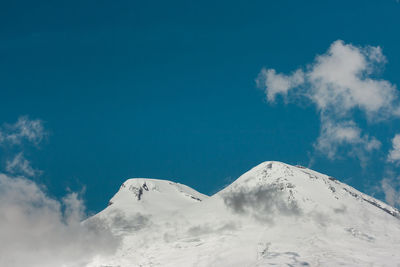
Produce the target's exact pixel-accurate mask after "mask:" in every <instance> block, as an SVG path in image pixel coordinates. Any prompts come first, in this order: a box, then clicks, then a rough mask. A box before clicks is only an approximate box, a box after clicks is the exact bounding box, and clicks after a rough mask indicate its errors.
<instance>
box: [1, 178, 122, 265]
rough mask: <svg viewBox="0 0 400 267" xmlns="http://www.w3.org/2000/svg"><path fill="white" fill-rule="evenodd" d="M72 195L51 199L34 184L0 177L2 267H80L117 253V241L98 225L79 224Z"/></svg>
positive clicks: (77, 204)
mask: <svg viewBox="0 0 400 267" xmlns="http://www.w3.org/2000/svg"><path fill="white" fill-rule="evenodd" d="M84 210H85V208H84V206H83V203H82V201H81V200H80V199H79V198H78V195H77V194H75V193H71V194H69V195H68V196H66V197H65V198H64V199H63V200H62V202H59V201H57V200H54V199H51V198H50V197H48V196H47V195H46V193H45V192H44V191H43V189H41V188H40V187H39V186H38V185H37V184H36V183H34V182H32V181H30V180H27V179H25V178H23V177H18V178H15V177H9V176H7V175H4V174H0V240H1V242H0V266H10V267H26V266H30V267H54V266H62V267H81V266H85V265H86V264H87V263H89V262H90V261H91V260H92V259H93V258H94V257H98V256H106V255H109V254H112V253H114V252H115V250H116V249H117V247H118V245H119V241H120V240H119V239H118V238H117V237H115V236H113V235H112V234H111V232H110V231H109V230H108V229H107V228H106V227H105V226H104V225H103V224H102V223H101V222H100V221H95V220H91V222H90V223H86V224H82V223H81V220H82V219H83V217H82V216H83V215H84Z"/></svg>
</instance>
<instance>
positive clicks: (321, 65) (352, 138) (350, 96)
mask: <svg viewBox="0 0 400 267" xmlns="http://www.w3.org/2000/svg"><path fill="white" fill-rule="evenodd" d="M385 63H386V58H385V56H384V55H383V54H382V50H381V48H380V47H371V46H367V47H356V46H353V45H351V44H345V43H344V42H343V41H340V40H339V41H336V42H334V43H332V44H331V46H330V48H329V49H328V51H327V52H326V53H325V54H323V55H319V56H317V57H316V58H315V60H314V62H313V63H312V64H310V65H308V66H307V67H306V68H305V70H303V69H301V68H300V69H298V70H296V71H294V72H293V74H291V75H285V74H280V73H278V74H277V73H276V71H275V70H274V69H263V70H262V71H261V73H260V75H259V78H258V84H259V85H261V86H262V87H263V88H264V89H265V93H266V96H267V100H268V101H269V102H274V101H275V99H276V95H277V94H281V95H283V97H285V99H288V100H293V101H296V100H298V99H299V98H304V99H307V100H308V101H311V103H313V104H314V105H315V106H316V107H317V110H318V112H319V115H320V121H321V131H320V137H319V138H318V140H317V142H316V143H315V144H314V147H315V148H316V149H317V151H319V152H322V153H324V154H325V155H327V156H328V157H329V158H331V159H333V158H335V157H336V153H337V152H338V147H340V146H356V148H355V149H356V150H357V151H358V152H359V153H358V154H360V153H361V154H365V153H366V152H371V151H373V150H375V149H377V148H379V146H380V142H379V141H378V140H376V139H375V138H374V137H369V135H368V134H365V133H362V130H361V129H360V128H359V127H358V126H357V124H356V123H355V122H354V120H353V119H352V118H351V117H352V115H353V111H355V110H359V111H361V112H362V113H363V114H365V116H366V118H367V119H368V121H369V122H376V121H379V120H382V119H388V118H390V117H393V116H399V115H400V106H399V103H398V92H397V89H396V86H395V85H393V84H391V83H390V82H388V81H386V80H380V79H376V78H374V74H376V73H377V72H378V71H379V70H380V69H381V67H382V66H383V65H384V64H385Z"/></svg>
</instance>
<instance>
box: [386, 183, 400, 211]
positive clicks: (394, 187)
mask: <svg viewBox="0 0 400 267" xmlns="http://www.w3.org/2000/svg"><path fill="white" fill-rule="evenodd" d="M381 189H382V191H383V193H384V195H385V201H386V202H387V203H388V204H390V205H392V206H393V207H400V180H398V179H397V180H395V179H389V178H385V179H382V181H381Z"/></svg>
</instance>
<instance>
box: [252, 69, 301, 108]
mask: <svg viewBox="0 0 400 267" xmlns="http://www.w3.org/2000/svg"><path fill="white" fill-rule="evenodd" d="M257 83H258V85H259V86H263V87H265V88H268V90H266V91H265V93H266V95H267V100H268V101H269V102H274V101H275V97H276V95H277V94H282V95H283V96H286V95H287V93H288V91H289V90H290V89H292V88H293V87H297V86H299V85H300V84H302V83H304V73H303V71H302V70H297V71H296V72H295V73H293V74H292V75H284V74H277V73H276V71H275V70H274V69H268V70H267V69H262V70H261V73H260V75H259V79H257Z"/></svg>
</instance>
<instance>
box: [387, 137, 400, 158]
mask: <svg viewBox="0 0 400 267" xmlns="http://www.w3.org/2000/svg"><path fill="white" fill-rule="evenodd" d="M387 160H388V161H389V162H392V163H400V134H396V135H395V136H394V137H393V139H392V149H391V150H390V151H389V155H388V158H387Z"/></svg>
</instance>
